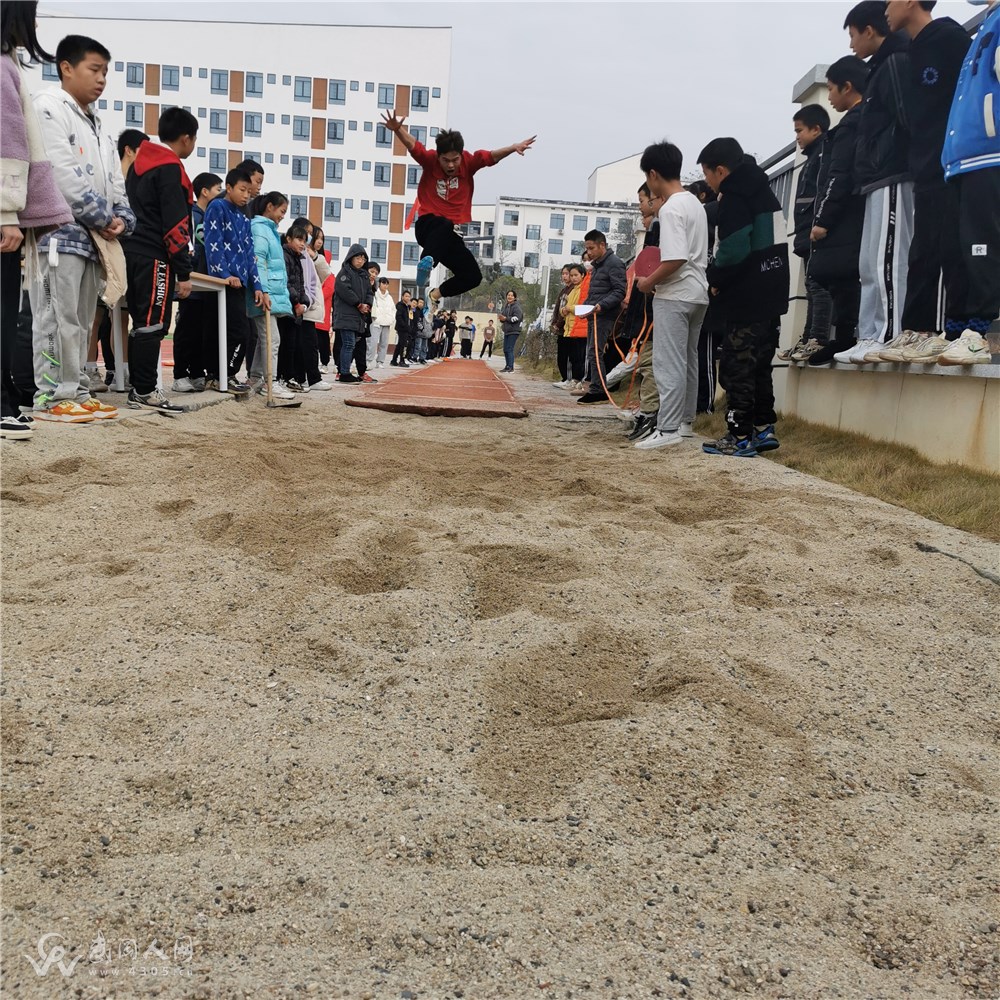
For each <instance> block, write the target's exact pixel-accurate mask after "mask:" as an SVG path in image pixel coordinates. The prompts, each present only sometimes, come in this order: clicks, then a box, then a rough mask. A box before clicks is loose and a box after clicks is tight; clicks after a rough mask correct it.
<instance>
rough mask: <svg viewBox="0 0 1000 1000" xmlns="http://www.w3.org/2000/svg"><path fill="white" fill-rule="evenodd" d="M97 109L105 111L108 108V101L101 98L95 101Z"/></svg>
mask: <svg viewBox="0 0 1000 1000" xmlns="http://www.w3.org/2000/svg"><path fill="white" fill-rule="evenodd" d="M97 109H98V111H107V110H108V102H107V101H103V100H101V101H98V102H97Z"/></svg>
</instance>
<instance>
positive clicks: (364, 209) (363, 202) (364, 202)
mask: <svg viewBox="0 0 1000 1000" xmlns="http://www.w3.org/2000/svg"><path fill="white" fill-rule="evenodd" d="M368 207H369V203H368V199H367V198H362V199H361V211H362V212H367V211H368Z"/></svg>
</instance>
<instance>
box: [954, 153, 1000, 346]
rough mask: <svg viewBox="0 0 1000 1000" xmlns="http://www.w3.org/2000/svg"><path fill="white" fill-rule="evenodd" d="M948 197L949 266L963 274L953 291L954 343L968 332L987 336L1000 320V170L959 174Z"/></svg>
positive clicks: (956, 281) (955, 283)
mask: <svg viewBox="0 0 1000 1000" xmlns="http://www.w3.org/2000/svg"><path fill="white" fill-rule="evenodd" d="M946 191H947V199H946V203H945V206H946V212H947V218H946V220H945V226H944V230H945V248H944V255H945V261H946V265H945V266H946V267H947V266H950V265H951V264H952V263H954V264H955V266H956V271H957V276H956V279H955V281H954V282H953V286H952V287H949V289H948V293H949V295H948V309H947V318H948V321H949V322H948V326H949V328H952V327H954V328H953V329H949V337H952V336H957V335H958V334H959V333H961V332H962V330H961V329H959V328H960V327H961V328H964V327H966V326H971V327H972V329H975V330H976V332H977V333H982V334H985V332H986V330H987V329H988V327H989V324H990V323H991V322H992V321H993V320H994V319H996V318H997V315H998V314H1000V211H997V205H1000V167H991V168H989V169H986V170H973V171H971V172H970V173H967V174H959V175H958V176H957V177H953V178H952V179H951V180H950V181H948V182H947V185H946ZM970 320H971V321H972V322H971V323H970V322H969V321H970ZM978 327H982V329H977V328H978Z"/></svg>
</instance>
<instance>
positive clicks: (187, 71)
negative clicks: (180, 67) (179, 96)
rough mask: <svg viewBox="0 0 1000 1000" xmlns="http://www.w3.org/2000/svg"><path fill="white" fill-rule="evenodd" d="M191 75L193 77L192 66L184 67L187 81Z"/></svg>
mask: <svg viewBox="0 0 1000 1000" xmlns="http://www.w3.org/2000/svg"><path fill="white" fill-rule="evenodd" d="M190 75H191V67H190V66H185V67H184V79H185V80H186V79H187V78H188V77H189V76H190Z"/></svg>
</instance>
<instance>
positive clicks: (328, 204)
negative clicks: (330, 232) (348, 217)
mask: <svg viewBox="0 0 1000 1000" xmlns="http://www.w3.org/2000/svg"><path fill="white" fill-rule="evenodd" d="M323 219H324V221H326V222H340V199H339V198H326V199H325V200H324V201H323Z"/></svg>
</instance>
